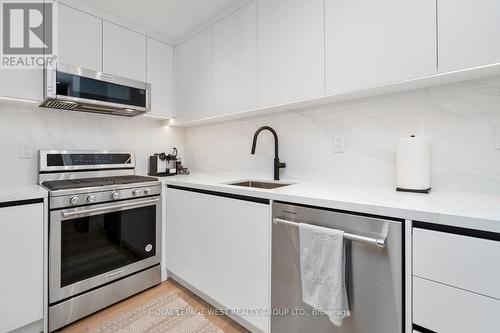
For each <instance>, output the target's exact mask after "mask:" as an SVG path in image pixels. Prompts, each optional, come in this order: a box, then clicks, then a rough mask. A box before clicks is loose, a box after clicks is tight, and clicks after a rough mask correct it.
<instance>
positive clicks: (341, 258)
mask: <svg viewBox="0 0 500 333" xmlns="http://www.w3.org/2000/svg"><path fill="white" fill-rule="evenodd" d="M299 235H300V275H301V280H302V300H303V302H304V303H306V304H308V305H309V306H311V307H313V308H314V309H316V310H319V311H321V312H323V313H324V314H326V315H327V316H328V318H329V319H330V321H331V322H332V323H333V324H334V325H335V326H338V327H340V326H342V320H343V319H344V318H346V317H349V316H350V312H349V303H348V299H347V289H346V283H345V246H344V232H343V231H341V230H335V229H330V228H323V227H319V226H315V225H310V224H304V223H301V224H300V225H299Z"/></svg>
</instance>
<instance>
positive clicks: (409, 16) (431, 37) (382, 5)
mask: <svg viewBox="0 0 500 333" xmlns="http://www.w3.org/2000/svg"><path fill="white" fill-rule="evenodd" d="M325 10H326V14H325V20H326V25H325V27H326V29H325V31H326V38H325V40H326V86H327V94H329V95H333V94H337V93H341V92H347V91H351V90H358V89H362V88H368V87H373V86H379V85H384V84H388V83H394V82H398V81H402V80H406V79H412V78H417V77H421V76H427V75H431V74H435V73H436V70H437V69H436V67H437V60H436V2H435V0H403V1H402V0H381V1H370V0H326V2H325Z"/></svg>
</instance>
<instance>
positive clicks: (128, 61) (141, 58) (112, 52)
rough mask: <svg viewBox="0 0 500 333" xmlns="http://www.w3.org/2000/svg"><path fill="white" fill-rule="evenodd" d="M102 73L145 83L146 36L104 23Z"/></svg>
mask: <svg viewBox="0 0 500 333" xmlns="http://www.w3.org/2000/svg"><path fill="white" fill-rule="evenodd" d="M103 72H105V73H107V74H112V75H116V76H121V77H125V78H128V79H133V80H138V81H146V36H144V35H141V34H139V33H137V32H135V31H132V30H128V29H126V28H122V27H120V26H118V25H115V24H113V23H109V22H107V21H104V22H103Z"/></svg>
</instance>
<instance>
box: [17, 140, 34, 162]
mask: <svg viewBox="0 0 500 333" xmlns="http://www.w3.org/2000/svg"><path fill="white" fill-rule="evenodd" d="M34 157H35V154H34V152H33V146H32V145H31V144H30V143H21V144H19V158H24V159H31V158H34Z"/></svg>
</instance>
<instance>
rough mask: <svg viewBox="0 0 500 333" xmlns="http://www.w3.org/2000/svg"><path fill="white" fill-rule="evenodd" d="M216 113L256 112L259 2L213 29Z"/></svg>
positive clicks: (217, 24) (251, 4) (241, 10)
mask: <svg viewBox="0 0 500 333" xmlns="http://www.w3.org/2000/svg"><path fill="white" fill-rule="evenodd" d="M213 58H214V112H215V113H216V114H231V113H235V112H240V111H246V110H250V109H255V108H256V107H257V100H258V96H257V95H258V83H257V6H256V3H255V1H253V2H251V3H250V4H248V5H246V6H245V7H243V8H241V9H239V10H238V11H237V12H236V13H234V14H232V15H230V16H229V17H227V18H225V19H224V20H222V21H220V22H218V23H216V24H215V25H214V26H213Z"/></svg>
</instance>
